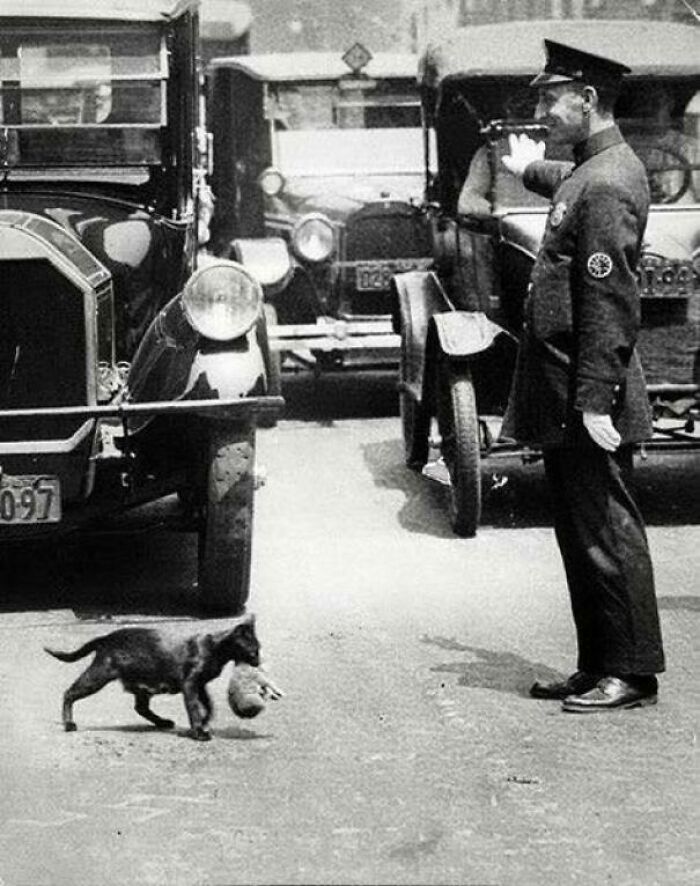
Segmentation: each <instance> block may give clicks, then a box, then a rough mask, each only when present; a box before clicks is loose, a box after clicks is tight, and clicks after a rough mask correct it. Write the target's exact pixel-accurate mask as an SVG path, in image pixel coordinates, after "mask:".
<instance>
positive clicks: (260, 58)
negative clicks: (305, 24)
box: [210, 52, 418, 82]
mask: <svg viewBox="0 0 700 886" xmlns="http://www.w3.org/2000/svg"><path fill="white" fill-rule="evenodd" d="M342 55H343V54H342V52H269V53H260V54H258V55H234V56H230V57H226V58H215V59H212V61H211V62H210V66H211V67H212V68H233V69H235V70H237V71H242V72H244V73H246V74H248V76H249V77H253V78H254V79H255V80H265V81H268V82H285V81H287V82H290V81H294V82H297V81H314V80H338V79H339V78H341V77H349V76H352V71H351V70H350V68H349V67H348V65H346V64H345V62H344V61H343V58H342ZM364 75H367V76H368V77H370V78H373V77H377V78H380V79H383V78H387V77H406V78H412V79H414V80H415V79H416V77H417V76H418V56H417V55H412V54H411V53H408V52H406V53H403V52H377V53H375V54H374V55H373V56H372V58H371V60H370V62H369V64H368V65H367V67H365V68H363V69H362V76H364Z"/></svg>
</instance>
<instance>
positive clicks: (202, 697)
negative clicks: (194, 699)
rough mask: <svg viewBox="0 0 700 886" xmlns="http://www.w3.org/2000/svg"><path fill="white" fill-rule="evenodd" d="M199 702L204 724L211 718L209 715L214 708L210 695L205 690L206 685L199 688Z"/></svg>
mask: <svg viewBox="0 0 700 886" xmlns="http://www.w3.org/2000/svg"><path fill="white" fill-rule="evenodd" d="M199 702H200V704H201V705H202V707H203V708H204V716H203V717H202V723H203V725H204V726H206V725H207V723H208V722H209V721H210V720H211V715H212V713H213V710H214V705H213V704H212V701H211V696H210V695H209V693H208V692H207V687H206V686H201V687H200V689H199Z"/></svg>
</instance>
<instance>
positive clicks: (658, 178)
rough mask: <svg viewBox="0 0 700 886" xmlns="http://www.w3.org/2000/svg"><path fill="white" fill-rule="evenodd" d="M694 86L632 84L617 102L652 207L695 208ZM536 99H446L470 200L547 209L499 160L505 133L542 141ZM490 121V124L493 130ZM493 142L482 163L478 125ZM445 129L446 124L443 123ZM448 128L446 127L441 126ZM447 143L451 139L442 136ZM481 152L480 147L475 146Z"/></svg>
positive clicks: (698, 133)
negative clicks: (469, 185) (464, 164)
mask: <svg viewBox="0 0 700 886" xmlns="http://www.w3.org/2000/svg"><path fill="white" fill-rule="evenodd" d="M699 87H700V83H699V82H697V81H695V82H693V83H690V82H689V81H687V80H683V81H680V80H679V81H673V80H670V79H669V80H664V81H651V80H649V81H633V82H631V83H630V84H628V86H627V89H626V91H625V92H623V94H622V95H621V96H620V99H619V101H618V103H617V106H616V119H617V122H618V124H619V126H620V128H621V130H622V133H623V135H624V136H625V138H626V140H627V141H628V142H629V144H630V145H631V147H632V148H633V149H634V151H635V152H636V153H637V155H638V156H639V158H640V159H641V160H642V162H643V163H644V166H645V168H646V170H647V176H648V180H649V187H650V191H651V199H652V203H656V204H670V203H679V204H685V203H698V202H700V88H699ZM535 100H536V95H535V93H534V91H533V90H531V89H528V88H527V87H524V86H522V85H518V86H517V87H515V86H513V87H511V88H510V89H504V88H503V86H502V85H499V87H498V88H497V89H496V88H495V87H493V86H492V87H491V89H490V90H489V89H485V88H483V87H481V89H479V90H475V91H471V90H470V91H469V92H468V93H467V92H465V91H462V92H461V93H460V94H459V95H452V96H450V97H449V101H448V103H447V106H448V108H449V107H452V108H453V114H452V116H453V117H454V118H455V120H456V119H457V113H456V110H455V109H457V108H460V109H461V111H460V114H459V121H460V122H458V123H456V122H455V120H453V122H452V124H451V126H450V127H449V128H450V130H451V131H452V132H453V133H454V132H459V131H460V128H461V131H462V147H461V148H458V149H459V150H461V151H462V156H464V146H465V145H467V146H471V150H468V154H467V156H470V157H471V162H470V163H468V165H467V168H466V169H464V170H463V173H460V174H463V176H464V178H465V179H466V180H467V181H469V180H471V181H472V183H473V185H474V191H475V193H477V194H478V193H479V192H480V193H481V196H482V197H483V198H485V199H486V200H488V202H489V203H490V204H491V205H492V207H493V208H494V209H496V210H497V209H501V208H505V207H517V206H525V207H528V206H539V205H542V206H546V205H547V201H545V200H544V199H543V198H541V197H539V196H537V195H536V194H532V193H531V192H529V191H527V190H526V189H525V188H524V187H523V186H522V185H521V184H520V183H519V181H518V180H516V179H515V178H514V177H513V176H512V175H510V174H509V173H508V172H507V171H506V170H505V168H504V167H503V165H502V163H501V162H500V158H501V157H502V156H503V154H504V153H507V152H508V150H509V148H508V138H507V137H508V134H509V133H510V132H518V131H529V132H530V133H531V134H532V135H533V137H542V133H541V132H539V133H538V131H537V128H536V127H537V124H536V123H535V120H534V104H535ZM494 120H496V123H495V125H494V122H493V121H494ZM487 121H490V122H491V126H490V127H488V129H489V131H490V139H491V158H490V159H489V158H488V155H487V153H486V148H485V147H483V145H484V144H485V141H486V139H485V136H484V128H485V127H484V124H485V123H486V122H487ZM443 126H444V122H443ZM445 128H447V127H445ZM444 139H445V140H447V142H448V143H449V132H448V133H447V134H446V135H445V136H444ZM480 146H482V147H480ZM546 156H547V157H549V158H551V159H561V160H570V159H572V158H571V153H570V149H569V148H567V147H561V146H557V145H555V144H553V143H552V142H551V141H550V142H547V149H546Z"/></svg>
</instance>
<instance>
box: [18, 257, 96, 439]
mask: <svg viewBox="0 0 700 886" xmlns="http://www.w3.org/2000/svg"><path fill="white" fill-rule="evenodd" d="M0 279H1V282H0V410H2V409H32V408H38V407H46V406H77V405H83V404H85V403H86V402H87V396H86V395H87V383H86V359H85V357H86V342H85V319H84V307H83V300H84V297H83V294H82V293H81V292H80V290H78V289H76V288H75V287H73V286H72V285H71V283H70V282H69V281H68V280H67V279H66V278H65V277H63V276H62V275H61V274H59V272H58V271H57V270H56V269H55V268H54V267H53V266H52V265H51V264H50V263H49V262H48V261H36V260H31V261H5V262H2V266H1V275H0ZM80 424H81V420H80V419H71V418H67V419H59V420H54V419H46V418H26V419H25V418H22V419H11V420H9V419H8V420H5V421H0V441H2V442H10V441H16V440H48V439H56V438H65V437H68V436H70V435H71V434H73V433H74V432H75V431H76V430H77V429H78V428H79V427H80Z"/></svg>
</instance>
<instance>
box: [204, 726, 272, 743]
mask: <svg viewBox="0 0 700 886" xmlns="http://www.w3.org/2000/svg"><path fill="white" fill-rule="evenodd" d="M212 735H213V736H214V737H215V738H223V739H224V740H229V741H261V740H263V739H270V738H274V737H275V736H274V735H273V734H272V733H271V732H256V731H255V730H254V729H244V728H243V727H241V726H223V727H221V728H220V729H212Z"/></svg>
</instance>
